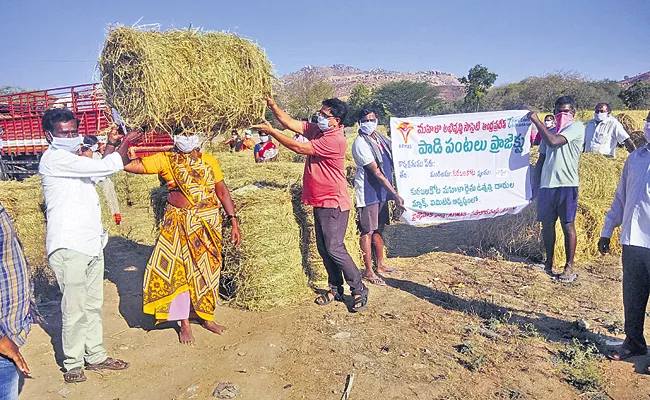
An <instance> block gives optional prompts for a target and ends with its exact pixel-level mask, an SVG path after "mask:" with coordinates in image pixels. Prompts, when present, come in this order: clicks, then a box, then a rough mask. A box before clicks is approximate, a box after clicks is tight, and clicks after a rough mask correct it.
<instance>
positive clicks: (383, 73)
mask: <svg viewBox="0 0 650 400" xmlns="http://www.w3.org/2000/svg"><path fill="white" fill-rule="evenodd" d="M305 75H315V76H317V77H320V78H322V79H325V80H326V81H327V82H329V83H330V84H332V86H334V94H335V95H336V96H337V97H343V98H345V97H347V96H349V95H350V92H351V91H352V88H353V87H354V86H355V85H357V84H359V83H362V84H364V85H365V86H367V87H369V88H374V87H378V86H381V85H384V84H386V83H390V82H399V81H404V80H407V81H415V82H429V83H430V84H432V85H433V86H437V87H439V89H440V95H441V97H443V98H444V99H445V100H455V99H457V98H459V97H462V96H463V86H462V85H461V84H460V82H459V81H458V78H456V77H455V76H454V75H452V74H449V73H446V72H441V71H436V70H431V71H422V72H397V71H387V70H385V69H382V68H376V69H373V70H370V71H363V70H360V69H358V68H354V67H350V66H347V65H342V64H335V65H332V66H328V67H315V66H311V65H308V66H306V67H303V68H301V69H300V70H298V71H296V72H293V73H291V74H287V75H284V76H282V77H281V81H282V82H284V83H288V82H291V81H292V80H294V79H297V78H300V77H303V76H305Z"/></svg>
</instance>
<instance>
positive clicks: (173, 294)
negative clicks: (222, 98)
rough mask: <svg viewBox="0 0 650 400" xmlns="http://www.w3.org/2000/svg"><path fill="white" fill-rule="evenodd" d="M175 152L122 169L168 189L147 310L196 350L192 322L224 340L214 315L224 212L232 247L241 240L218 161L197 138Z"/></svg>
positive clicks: (182, 138) (185, 139)
mask: <svg viewBox="0 0 650 400" xmlns="http://www.w3.org/2000/svg"><path fill="white" fill-rule="evenodd" d="M174 143H175V145H174V147H173V148H172V149H171V151H168V152H164V153H157V154H154V155H152V156H148V157H144V158H139V159H136V160H134V161H132V162H131V163H130V164H128V165H127V166H126V167H125V168H124V169H125V170H126V171H129V172H132V173H136V174H158V175H160V176H161V177H162V178H163V179H164V180H165V182H166V183H167V188H168V189H169V194H168V196H167V201H168V202H169V204H168V205H167V208H166V210H165V216H164V218H163V222H162V224H161V227H160V237H159V238H158V241H157V242H156V247H155V248H154V250H153V253H152V254H151V257H150V258H149V262H148V263H147V267H146V270H145V275H144V283H143V299H142V302H143V310H144V312H145V313H146V314H152V315H155V317H156V320H157V321H158V322H161V321H180V332H179V341H180V342H181V343H183V344H193V343H194V336H193V335H192V328H191V327H190V322H189V318H190V316H194V315H195V316H196V317H198V318H199V319H200V320H201V324H202V325H203V327H204V328H206V329H208V330H209V331H211V332H214V333H217V334H221V333H223V331H224V330H225V328H224V327H223V326H221V325H217V324H216V323H215V322H214V321H213V320H214V310H215V306H216V303H217V299H218V296H219V279H220V276H221V266H222V254H221V250H222V240H223V239H222V236H221V222H222V221H221V206H222V205H223V208H224V210H225V212H226V214H227V218H228V221H229V222H230V223H231V229H232V231H231V237H232V241H233V244H234V245H235V246H239V243H240V241H241V234H240V231H239V224H238V222H237V218H236V215H235V205H234V204H233V202H232V199H231V197H230V192H229V191H228V188H227V187H226V184H225V182H224V180H223V173H222V172H221V168H220V167H219V163H218V162H217V160H216V159H215V158H214V157H213V156H212V155H210V154H206V153H201V152H200V151H199V148H198V147H199V136H198V135H196V134H189V133H187V132H185V133H177V134H176V135H175V136H174Z"/></svg>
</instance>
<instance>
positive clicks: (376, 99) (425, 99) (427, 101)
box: [372, 81, 444, 123]
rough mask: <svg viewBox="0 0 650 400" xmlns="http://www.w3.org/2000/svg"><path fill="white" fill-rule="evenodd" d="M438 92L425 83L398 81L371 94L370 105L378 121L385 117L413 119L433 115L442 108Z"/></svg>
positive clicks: (383, 119) (442, 102)
mask: <svg viewBox="0 0 650 400" xmlns="http://www.w3.org/2000/svg"><path fill="white" fill-rule="evenodd" d="M439 95H440V90H439V89H438V88H436V87H434V86H431V85H430V84H429V83H427V82H412V81H400V82H391V83H387V84H385V85H383V86H381V87H379V88H377V89H375V90H373V92H372V99H373V102H372V104H373V105H374V106H375V108H377V109H378V112H379V114H381V115H380V116H379V117H380V119H381V120H382V121H383V122H384V123H386V122H387V121H386V118H385V117H390V116H395V117H413V116H419V115H435V114H438V113H440V111H441V110H442V109H443V107H444V101H443V100H442V99H441V98H440V97H439Z"/></svg>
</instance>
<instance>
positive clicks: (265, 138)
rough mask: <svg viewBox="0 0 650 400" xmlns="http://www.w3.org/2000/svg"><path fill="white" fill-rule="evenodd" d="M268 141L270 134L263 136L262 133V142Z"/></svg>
mask: <svg viewBox="0 0 650 400" xmlns="http://www.w3.org/2000/svg"><path fill="white" fill-rule="evenodd" d="M268 141H269V137H268V136H261V135H260V142H262V143H266V142H268Z"/></svg>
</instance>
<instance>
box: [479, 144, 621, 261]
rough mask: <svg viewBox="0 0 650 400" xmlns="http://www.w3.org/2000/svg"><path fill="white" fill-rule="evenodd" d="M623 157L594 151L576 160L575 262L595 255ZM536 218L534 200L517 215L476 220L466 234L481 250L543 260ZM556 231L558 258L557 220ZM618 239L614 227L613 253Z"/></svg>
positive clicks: (559, 233) (561, 242)
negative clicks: (577, 167)
mask: <svg viewBox="0 0 650 400" xmlns="http://www.w3.org/2000/svg"><path fill="white" fill-rule="evenodd" d="M533 152H534V153H531V162H532V163H533V164H532V166H533V167H534V162H536V160H537V157H538V154H537V151H536V150H533ZM626 158H627V153H626V152H618V153H617V157H616V158H614V159H612V158H607V157H605V156H603V155H601V154H595V153H585V154H583V155H582V157H581V159H580V170H579V174H580V187H579V195H578V212H577V215H576V220H575V227H576V233H577V237H578V245H577V249H576V255H575V260H576V261H588V260H591V259H594V258H596V257H598V256H599V253H598V246H597V243H598V238H599V237H600V232H601V231H602V229H603V225H604V222H605V214H606V212H607V211H608V210H609V207H610V205H611V203H612V200H613V198H614V193H615V192H616V186H617V185H618V181H619V179H620V176H621V172H622V170H623V165H624V164H625V160H626ZM536 218H537V212H536V203H535V202H533V203H531V205H529V206H528V207H526V208H525V209H524V210H523V211H522V212H521V213H519V214H517V215H506V216H502V217H498V218H494V219H484V220H480V221H476V223H475V224H473V227H472V230H471V232H470V235H469V237H470V241H471V243H472V244H473V245H474V246H476V247H478V248H482V249H485V250H489V249H490V248H496V249H497V250H499V251H500V252H502V253H507V254H514V255H518V256H522V257H526V258H528V259H531V260H534V261H541V260H543V259H544V247H543V244H542V235H541V224H540V223H538V222H537V221H536ZM556 234H557V240H556V243H555V254H556V257H557V258H556V260H558V259H563V257H564V240H563V239H562V238H563V237H564V235H563V233H562V227H561V226H560V224H559V223H558V224H557V225H556ZM619 238H620V236H619V230H618V229H617V230H616V231H615V232H614V235H613V237H612V251H613V252H614V253H615V254H619V253H620V251H621V248H620V245H619V244H618V243H619ZM556 264H558V265H559V263H556Z"/></svg>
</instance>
